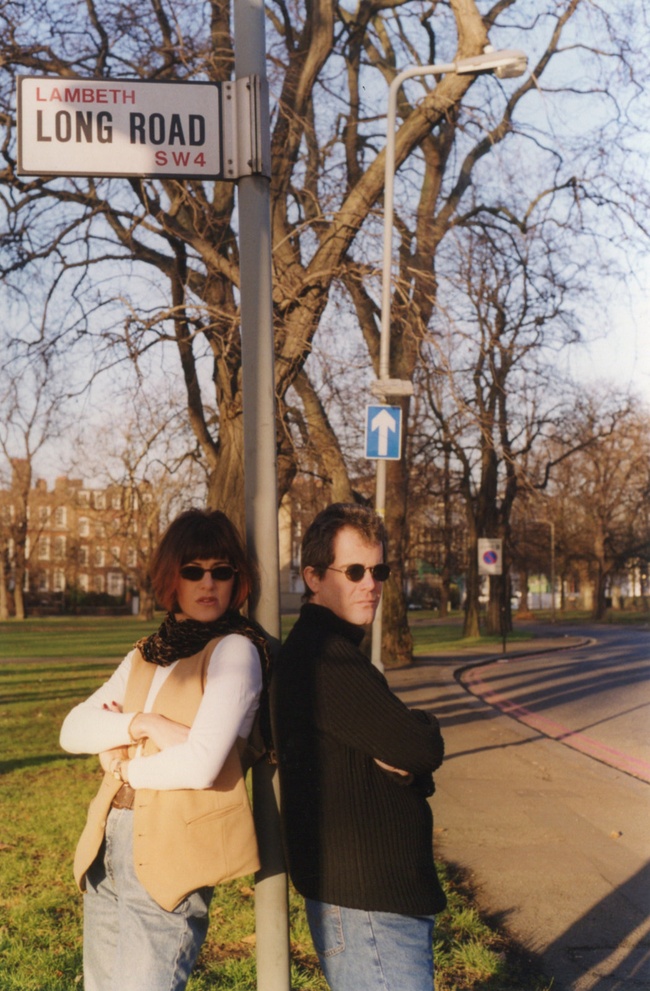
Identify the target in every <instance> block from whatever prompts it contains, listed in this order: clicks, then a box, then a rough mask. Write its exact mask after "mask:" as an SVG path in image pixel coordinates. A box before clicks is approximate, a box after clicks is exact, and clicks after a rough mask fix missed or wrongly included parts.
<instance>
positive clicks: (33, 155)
mask: <svg viewBox="0 0 650 991" xmlns="http://www.w3.org/2000/svg"><path fill="white" fill-rule="evenodd" d="M220 101H221V96H220V88H219V86H218V85H217V84H216V83H194V82H168V83H166V82H162V83H160V82H144V81H141V80H130V79H59V78H51V77H43V76H42V77H35V76H20V77H19V79H18V172H19V173H21V174H23V175H68V176H73V175H74V176H81V175H85V176H183V177H184V178H201V179H210V178H214V179H216V178H221V176H222V171H223V169H222V150H221V113H220Z"/></svg>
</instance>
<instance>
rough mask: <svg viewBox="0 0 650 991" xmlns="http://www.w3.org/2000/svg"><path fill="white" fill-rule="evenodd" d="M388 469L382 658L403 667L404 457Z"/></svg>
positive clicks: (407, 646)
mask: <svg viewBox="0 0 650 991" xmlns="http://www.w3.org/2000/svg"><path fill="white" fill-rule="evenodd" d="M404 422H406V421H405V420H404ZM387 469H388V470H387V472H386V476H387V478H386V527H387V530H388V561H389V564H390V566H391V576H390V579H389V580H388V582H386V584H385V585H384V593H383V595H384V600H383V606H382V657H383V663H384V666H385V667H401V666H403V665H406V664H410V663H411V662H412V660H413V636H412V634H411V630H410V627H409V622H408V609H407V604H406V596H405V595H404V582H405V573H404V561H405V560H406V550H407V547H408V520H407V512H406V509H407V489H408V479H407V468H406V463H405V461H404V459H402V460H400V461H391V462H389V463H388V465H387Z"/></svg>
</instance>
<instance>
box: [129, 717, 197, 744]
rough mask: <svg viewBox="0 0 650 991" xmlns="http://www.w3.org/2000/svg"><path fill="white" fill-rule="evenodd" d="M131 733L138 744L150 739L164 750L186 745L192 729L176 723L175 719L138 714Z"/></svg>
mask: <svg viewBox="0 0 650 991" xmlns="http://www.w3.org/2000/svg"><path fill="white" fill-rule="evenodd" d="M129 733H130V734H131V738H132V739H133V740H134V741H135V742H136V743H137V742H139V741H140V740H145V739H149V740H151V741H152V742H153V743H155V745H156V746H157V747H158V749H159V750H164V749H165V748H166V747H176V746H178V745H179V744H180V743H185V741H186V740H187V738H188V736H189V734H190V729H189V726H185V725H183V723H176V722H174V720H173V719H167V717H166V716H161V715H160V714H159V713H157V712H138V713H137V714H136V715H135V716H134V717H133V719H132V720H131V725H130V726H129Z"/></svg>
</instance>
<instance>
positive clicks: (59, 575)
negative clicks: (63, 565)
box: [52, 568, 65, 592]
mask: <svg viewBox="0 0 650 991" xmlns="http://www.w3.org/2000/svg"><path fill="white" fill-rule="evenodd" d="M52 591H53V592H64V591H65V574H64V572H63V571H61V569H60V568H59V569H57V570H56V571H55V572H54V575H53V576H52Z"/></svg>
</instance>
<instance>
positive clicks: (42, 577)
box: [38, 571, 50, 592]
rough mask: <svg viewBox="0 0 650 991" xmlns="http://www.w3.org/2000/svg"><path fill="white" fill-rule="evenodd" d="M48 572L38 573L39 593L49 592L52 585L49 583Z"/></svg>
mask: <svg viewBox="0 0 650 991" xmlns="http://www.w3.org/2000/svg"><path fill="white" fill-rule="evenodd" d="M48 577H49V576H48V573H47V571H39V573H38V591H39V592H49V590H50V583H49V581H48Z"/></svg>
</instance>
